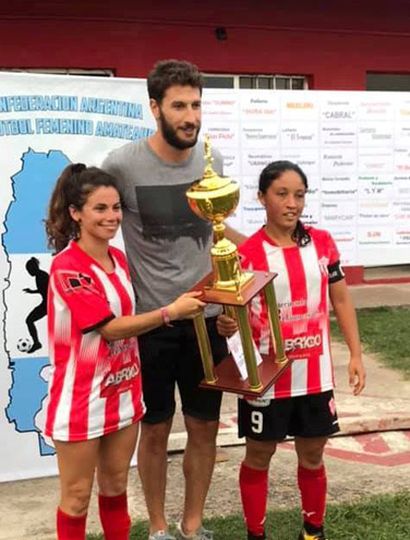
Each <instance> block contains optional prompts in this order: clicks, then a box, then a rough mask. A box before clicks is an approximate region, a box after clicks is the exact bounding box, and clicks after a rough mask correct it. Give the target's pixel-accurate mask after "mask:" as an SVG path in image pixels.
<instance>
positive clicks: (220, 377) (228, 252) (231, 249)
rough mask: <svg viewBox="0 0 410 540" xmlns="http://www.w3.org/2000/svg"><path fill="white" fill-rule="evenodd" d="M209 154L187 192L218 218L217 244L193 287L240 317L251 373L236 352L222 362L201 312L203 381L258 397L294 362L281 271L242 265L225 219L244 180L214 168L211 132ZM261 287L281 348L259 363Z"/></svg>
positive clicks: (202, 213) (198, 209) (205, 214)
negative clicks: (279, 298) (256, 328)
mask: <svg viewBox="0 0 410 540" xmlns="http://www.w3.org/2000/svg"><path fill="white" fill-rule="evenodd" d="M205 160H206V166H205V171H204V176H203V178H202V179H201V180H197V181H196V182H194V183H193V184H192V186H191V187H190V188H189V189H188V191H187V192H186V195H187V198H188V203H189V206H190V207H191V209H192V210H193V212H194V213H195V214H196V215H197V216H199V217H201V218H203V219H205V220H208V221H211V222H212V224H213V230H214V244H213V246H212V249H211V258H212V269H213V270H212V272H211V273H210V274H208V275H207V276H206V277H205V278H204V279H202V280H201V281H200V282H199V283H197V284H196V285H195V286H194V287H193V288H192V290H200V291H202V292H203V297H201V300H203V301H204V302H206V303H212V304H222V305H223V306H224V309H225V312H226V313H227V314H228V315H229V316H231V317H234V318H235V319H236V320H237V323H238V328H239V334H240V340H241V343H242V348H243V355H244V359H245V364H246V372H247V378H246V379H245V380H244V379H243V378H241V377H240V373H239V369H238V367H237V365H236V363H235V360H234V358H233V357H232V355H228V356H227V357H226V358H224V359H223V360H222V362H220V363H219V364H218V365H217V366H215V365H214V362H213V357H212V350H211V346H210V342H209V337H208V333H207V330H206V324H205V317H204V315H203V313H201V314H200V315H198V316H197V317H195V318H194V325H195V331H196V335H197V339H198V344H199V350H200V353H201V359H202V364H203V369H204V374H205V378H204V380H203V381H202V382H201V384H200V386H201V387H203V388H213V389H217V390H224V391H227V392H233V393H237V394H243V395H245V396H255V397H257V396H260V395H262V394H264V393H265V392H266V391H267V390H268V389H269V387H270V386H272V384H273V383H274V382H275V381H276V380H277V379H278V378H279V377H280V375H281V374H282V373H283V371H284V370H285V369H286V368H287V367H288V366H289V360H288V358H287V357H286V355H285V351H284V347H283V340H282V333H281V328H280V323H279V314H278V308H277V304H276V296H275V290H274V287H273V283H272V282H273V279H274V278H275V277H276V275H277V274H274V273H272V272H244V271H242V268H241V264H240V260H239V255H238V251H237V248H236V246H235V244H233V243H232V242H231V241H230V240H228V239H227V238H225V236H224V231H225V225H224V223H223V222H224V220H225V219H226V218H227V217H228V216H229V215H230V214H232V212H234V210H235V208H236V207H237V205H238V202H239V184H238V183H237V182H234V181H233V180H231V179H230V178H228V177H221V176H218V175H217V174H216V172H215V171H214V170H213V168H212V161H213V158H212V155H211V145H210V142H209V138H208V137H206V138H205ZM261 291H262V292H263V295H264V298H265V302H266V306H267V309H268V315H269V323H270V332H271V337H272V342H273V344H274V349H275V353H274V355H272V356H270V355H264V354H262V355H261V356H262V363H260V364H259V365H258V363H257V358H256V354H255V345H254V341H253V339H252V331H251V327H250V323H249V318H248V304H249V303H250V302H251V301H252V299H253V298H254V297H255V296H256V295H257V294H259V293H260V292H261Z"/></svg>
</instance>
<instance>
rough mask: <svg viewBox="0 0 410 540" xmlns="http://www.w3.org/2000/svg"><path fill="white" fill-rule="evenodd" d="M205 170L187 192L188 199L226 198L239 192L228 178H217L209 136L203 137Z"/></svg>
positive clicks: (237, 187) (233, 182) (235, 183)
mask: <svg viewBox="0 0 410 540" xmlns="http://www.w3.org/2000/svg"><path fill="white" fill-rule="evenodd" d="M204 142H205V156H204V157H205V160H206V165H205V170H204V175H203V177H202V178H201V179H200V180H196V181H195V182H193V184H192V185H191V187H190V188H189V189H188V191H187V197H188V199H203V198H204V197H207V198H209V197H211V198H213V197H220V196H227V195H230V194H232V193H235V192H237V191H239V184H238V183H237V182H235V181H234V180H232V178H229V176H219V174H217V173H216V172H215V171H214V169H213V167H212V162H213V157H212V153H211V143H210V140H209V136H208V135H206V136H205V141H204Z"/></svg>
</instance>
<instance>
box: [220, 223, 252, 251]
mask: <svg viewBox="0 0 410 540" xmlns="http://www.w3.org/2000/svg"><path fill="white" fill-rule="evenodd" d="M225 236H226V238H227V239H228V240H230V241H231V242H233V243H234V244H235V245H236V246H240V245H241V244H243V243H244V242H245V240H247V239H248V237H247V236H245V235H244V234H242V233H240V232H239V231H237V230H236V229H233V228H232V227H230V226H229V225H227V224H226V223H225Z"/></svg>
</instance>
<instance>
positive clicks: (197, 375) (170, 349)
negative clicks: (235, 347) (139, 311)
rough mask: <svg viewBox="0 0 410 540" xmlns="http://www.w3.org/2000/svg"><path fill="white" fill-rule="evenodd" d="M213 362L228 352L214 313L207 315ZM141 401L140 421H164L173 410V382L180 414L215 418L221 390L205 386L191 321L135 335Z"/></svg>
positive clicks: (150, 422) (172, 413) (216, 417)
mask: <svg viewBox="0 0 410 540" xmlns="http://www.w3.org/2000/svg"><path fill="white" fill-rule="evenodd" d="M206 325H207V328H208V335H209V339H210V342H211V346H212V353H213V358H214V363H215V364H218V363H219V362H220V361H221V360H222V358H223V357H224V356H226V355H227V354H228V352H227V346H226V340H225V338H223V337H221V336H220V335H219V334H218V332H217V329H216V317H210V318H208V319H206ZM138 342H139V349H140V355H141V373H142V388H143V395H144V401H145V405H146V408H147V411H146V414H145V416H144V418H143V422H146V423H148V424H156V423H159V422H164V421H165V420H168V419H169V418H171V417H172V416H173V415H174V412H175V383H176V384H177V385H178V389H179V393H180V396H181V402H182V412H183V414H186V415H189V416H193V417H194V418H199V419H201V420H218V419H219V413H220V409H221V399H222V392H219V391H217V390H204V389H202V388H198V384H199V383H200V382H201V380H202V379H203V378H204V372H203V368H202V362H201V356H200V353H199V347H198V342H197V339H196V334H195V328H194V324H193V322H192V321H190V320H184V321H175V322H173V326H162V327H161V328H156V329H155V330H152V331H151V332H147V333H146V334H143V335H141V336H139V337H138Z"/></svg>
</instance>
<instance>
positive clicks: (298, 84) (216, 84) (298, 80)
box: [204, 74, 309, 90]
mask: <svg viewBox="0 0 410 540" xmlns="http://www.w3.org/2000/svg"><path fill="white" fill-rule="evenodd" d="M204 79H205V87H206V88H247V89H264V90H307V89H308V88H309V85H308V79H307V77H304V76H302V75H228V74H227V75H215V74H204Z"/></svg>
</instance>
